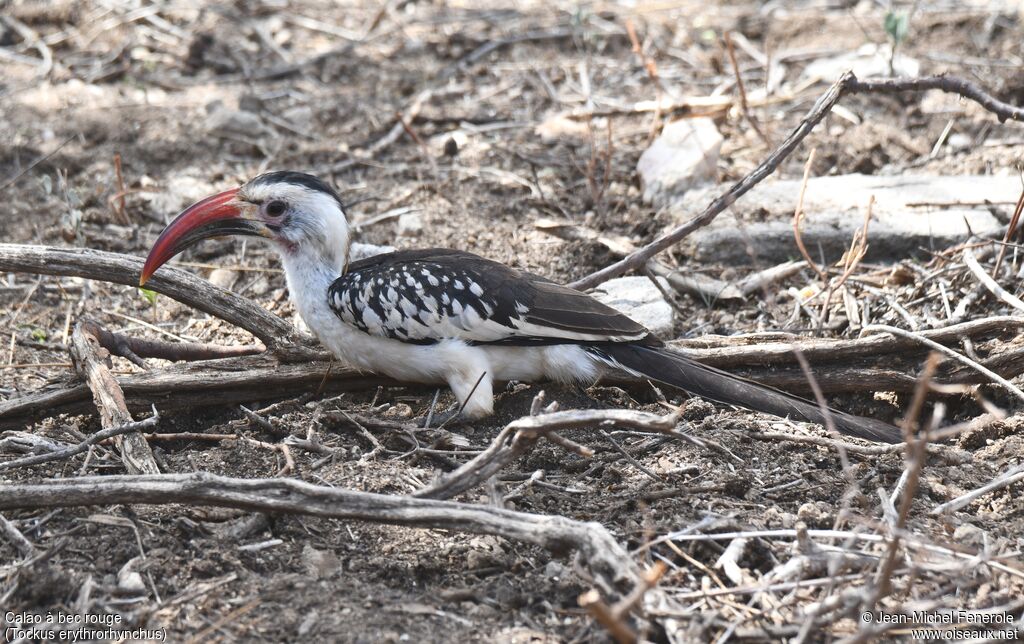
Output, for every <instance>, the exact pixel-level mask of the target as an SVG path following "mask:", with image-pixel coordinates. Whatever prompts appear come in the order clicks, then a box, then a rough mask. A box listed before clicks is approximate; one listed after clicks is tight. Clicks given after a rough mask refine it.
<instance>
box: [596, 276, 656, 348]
mask: <svg viewBox="0 0 1024 644" xmlns="http://www.w3.org/2000/svg"><path fill="white" fill-rule="evenodd" d="M657 279H658V283H659V284H661V286H662V288H664V289H666V290H668V288H669V286H668V281H666V280H665V278H663V277H659V278H657ZM593 295H594V297H595V298H597V300H598V301H600V302H602V303H604V304H607V305H608V306H610V307H612V308H613V309H615V310H617V311H619V312H620V313H623V314H624V315H628V316H629V317H630V318H632V319H633V320H635V321H637V322H639V323H640V324H642V325H644V326H645V327H647V329H648V330H650V332H651V333H653V334H655V335H659V336H662V335H669V334H671V333H672V329H673V326H674V325H675V309H673V308H672V306H671V305H670V304H669V303H668V302H666V301H665V297H664V296H663V295H662V294H661V291H659V290H658V289H657V287H655V286H654V284H652V283H651V280H650V279H648V278H646V277H619V278H617V279H613V280H608V281H607V282H605V283H603V284H601V285H600V286H598V287H597V289H595V290H594V294H593Z"/></svg>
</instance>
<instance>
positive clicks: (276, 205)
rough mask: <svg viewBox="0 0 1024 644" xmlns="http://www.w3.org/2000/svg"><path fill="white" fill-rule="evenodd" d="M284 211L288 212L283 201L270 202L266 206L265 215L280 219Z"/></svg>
mask: <svg viewBox="0 0 1024 644" xmlns="http://www.w3.org/2000/svg"><path fill="white" fill-rule="evenodd" d="M285 210H288V205H287V204H286V203H285V202H283V201H271V202H270V203H268V204H267V214H268V215H270V216H271V217H280V216H281V215H283V214H284V211H285Z"/></svg>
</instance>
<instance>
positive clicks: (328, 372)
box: [0, 355, 398, 426]
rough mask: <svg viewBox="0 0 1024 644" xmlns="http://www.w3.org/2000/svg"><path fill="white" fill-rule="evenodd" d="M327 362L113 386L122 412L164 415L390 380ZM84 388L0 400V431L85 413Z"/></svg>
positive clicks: (265, 359)
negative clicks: (123, 400) (158, 411)
mask: <svg viewBox="0 0 1024 644" xmlns="http://www.w3.org/2000/svg"><path fill="white" fill-rule="evenodd" d="M329 365H330V363H328V362H309V363H285V364H281V363H279V362H278V361H277V360H275V359H274V358H273V357H271V356H267V355H259V356H248V357H244V358H224V359H220V360H210V361H207V362H187V363H181V364H177V365H171V366H170V367H168V368H166V369H160V370H156V369H154V370H152V371H148V372H146V373H141V374H132V375H129V376H121V377H120V378H119V380H118V382H119V383H120V385H121V388H122V390H123V391H124V393H125V398H126V402H127V404H128V408H129V409H130V410H133V411H140V410H147V409H149V407H150V404H156V405H157V406H158V407H159V408H160V409H162V410H164V411H165V412H166V411H169V410H174V409H196V408H202V407H212V406H224V405H232V404H237V403H245V402H252V401H253V400H276V399H280V398H287V397H290V396H299V395H302V394H304V393H310V392H315V391H317V390H318V388H319V387H320V386H321V384H323V393H324V394H330V393H338V392H342V391H353V390H364V389H370V388H374V387H377V386H379V385H382V384H385V385H394V384H398V383H395V381H393V380H390V379H387V378H381V377H379V376H374V375H370V374H360V373H358V372H356V371H353V370H351V369H345V368H342V367H338V366H334V367H330V366H329ZM89 402H90V393H89V388H88V387H86V386H84V385H71V386H67V385H65V386H60V387H57V388H54V389H44V390H42V391H39V392H37V393H33V394H29V395H27V396H21V397H19V398H13V399H10V400H5V401H0V426H10V425H21V424H24V423H25V422H28V421H30V420H32V419H35V418H40V417H48V416H52V415H56V414H65V413H67V414H71V413H85V412H87V411H89V408H90V404H89Z"/></svg>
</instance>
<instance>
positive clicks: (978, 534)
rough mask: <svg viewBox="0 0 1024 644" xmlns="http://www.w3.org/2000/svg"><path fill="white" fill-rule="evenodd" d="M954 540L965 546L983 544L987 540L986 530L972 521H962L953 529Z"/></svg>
mask: <svg viewBox="0 0 1024 644" xmlns="http://www.w3.org/2000/svg"><path fill="white" fill-rule="evenodd" d="M953 542H954V543H959V544H962V545H965V546H976V545H981V544H983V543H984V542H985V531H984V530H982V529H981V528H979V527H978V526H976V525H973V524H970V523H961V524H960V525H958V526H957V527H956V530H954V531H953Z"/></svg>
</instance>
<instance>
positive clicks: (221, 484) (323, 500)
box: [0, 472, 644, 594]
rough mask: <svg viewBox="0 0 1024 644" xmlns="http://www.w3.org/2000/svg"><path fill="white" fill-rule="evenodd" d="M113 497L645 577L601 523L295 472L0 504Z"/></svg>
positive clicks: (158, 480)
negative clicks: (488, 543)
mask: <svg viewBox="0 0 1024 644" xmlns="http://www.w3.org/2000/svg"><path fill="white" fill-rule="evenodd" d="M112 504H150V505H167V504H186V505H212V506H216V507H223V508H238V509H242V510H249V511H255V512H268V513H279V514H304V515H313V516H319V517H330V518H336V519H346V520H358V521H369V522H373V523H385V524H392V525H404V526H413V527H418V528H431V529H439V530H460V531H464V532H471V533H476V534H492V535H497V536H500V537H504V538H506V539H513V540H515V541H521V542H524V543H529V544H533V545H536V546H540V547H542V548H545V549H547V550H550V551H553V552H555V553H558V554H561V553H565V552H566V551H567V550H576V551H578V553H579V556H580V557H581V559H582V561H583V562H584V563H585V564H586V565H587V567H588V568H589V569H590V571H592V572H593V573H594V574H595V575H597V577H598V578H599V579H601V580H602V581H603V585H604V586H605V587H606V588H605V590H606V592H607V591H609V590H610V591H613V592H615V593H617V594H623V593H627V592H628V591H629V590H631V589H632V588H634V587H636V586H637V585H639V584H643V583H644V582H643V575H642V573H641V572H640V570H639V568H638V567H637V565H636V564H635V563H633V559H632V558H631V557H630V556H629V554H628V553H627V552H626V551H625V549H623V547H622V546H621V545H619V543H618V542H617V541H616V540H615V539H614V538H613V537H612V536H611V535H610V534H609V533H608V531H607V530H606V529H605V528H604V527H603V526H602V525H601V524H599V523H595V522H586V523H584V522H581V521H573V520H570V519H566V518H564V517H561V516H551V515H538V514H529V513H525V512H515V511H512V510H505V509H501V508H493V507H487V506H477V505H470V504H467V503H456V502H453V501H435V500H430V499H417V498H412V497H408V496H394V495H386V494H373V493H369V492H356V491H352V490H344V489H339V488H335V487H328V486H321V485H313V484H310V483H306V482H304V481H299V480H295V479H239V478H230V477H224V476H218V475H215V474H209V473H205V472H194V473H190V474H163V475H147V476H102V477H99V476H90V477H81V478H72V479H50V480H46V481H42V482H39V483H11V484H5V485H3V486H0V510H13V509H24V508H31V509H33V510H35V509H39V508H44V507H45V508H63V507H77V506H94V505H112Z"/></svg>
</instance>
